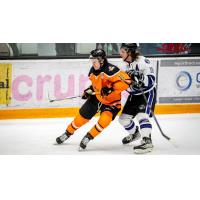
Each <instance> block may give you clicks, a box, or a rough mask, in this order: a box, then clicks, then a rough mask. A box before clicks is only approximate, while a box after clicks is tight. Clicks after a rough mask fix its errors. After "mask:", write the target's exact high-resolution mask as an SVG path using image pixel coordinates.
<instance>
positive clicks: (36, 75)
mask: <svg viewBox="0 0 200 200" xmlns="http://www.w3.org/2000/svg"><path fill="white" fill-rule="evenodd" d="M109 62H111V63H112V64H115V65H117V66H119V67H120V68H121V69H124V68H125V67H124V66H125V63H124V62H122V60H121V59H109ZM0 63H10V64H11V65H12V76H11V77H12V78H11V79H12V80H11V82H12V86H11V102H10V103H9V104H7V105H5V104H0V108H1V109H21V108H50V107H79V106H81V105H82V104H83V103H84V100H82V99H81V98H73V99H68V100H64V101H54V102H50V99H65V98H68V97H73V96H78V95H80V94H82V93H83V91H84V89H86V88H87V87H88V86H89V85H90V84H91V83H90V80H89V79H88V73H89V70H90V67H91V63H90V62H89V59H66V60H65V59H64V60H12V61H0ZM152 65H153V67H154V69H155V70H156V67H157V62H156V60H152ZM127 95H128V94H127V93H126V92H124V93H123V98H122V103H123V102H125V100H126V98H127Z"/></svg>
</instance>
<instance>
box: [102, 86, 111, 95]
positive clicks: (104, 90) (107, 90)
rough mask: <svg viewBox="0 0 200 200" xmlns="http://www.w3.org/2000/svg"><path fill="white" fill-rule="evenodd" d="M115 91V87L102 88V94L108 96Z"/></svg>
mask: <svg viewBox="0 0 200 200" xmlns="http://www.w3.org/2000/svg"><path fill="white" fill-rule="evenodd" d="M112 91H113V88H108V87H103V88H102V89H101V96H108V95H109V94H110V93H111V92H112Z"/></svg>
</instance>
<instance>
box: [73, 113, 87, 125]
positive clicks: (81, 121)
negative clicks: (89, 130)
mask: <svg viewBox="0 0 200 200" xmlns="http://www.w3.org/2000/svg"><path fill="white" fill-rule="evenodd" d="M88 121H89V120H88V119H86V118H84V117H83V116H82V115H80V114H78V115H77V116H76V118H75V119H74V121H73V123H74V124H73V125H75V126H76V127H81V126H83V125H84V124H86V123H87V122H88Z"/></svg>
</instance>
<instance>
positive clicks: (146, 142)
mask: <svg viewBox="0 0 200 200" xmlns="http://www.w3.org/2000/svg"><path fill="white" fill-rule="evenodd" d="M152 150H153V144H152V140H151V137H144V138H143V139H142V142H141V144H140V145H138V146H135V147H133V151H134V152H135V153H136V154H144V153H149V152H151V151H152Z"/></svg>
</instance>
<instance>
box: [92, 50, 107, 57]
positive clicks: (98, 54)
mask: <svg viewBox="0 0 200 200" xmlns="http://www.w3.org/2000/svg"><path fill="white" fill-rule="evenodd" d="M90 58H101V59H106V52H105V51H104V50H103V49H94V50H92V51H91V52H90Z"/></svg>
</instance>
